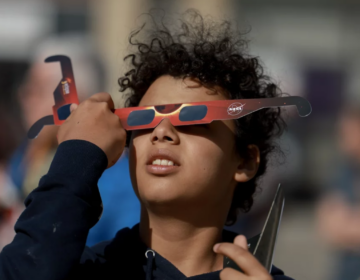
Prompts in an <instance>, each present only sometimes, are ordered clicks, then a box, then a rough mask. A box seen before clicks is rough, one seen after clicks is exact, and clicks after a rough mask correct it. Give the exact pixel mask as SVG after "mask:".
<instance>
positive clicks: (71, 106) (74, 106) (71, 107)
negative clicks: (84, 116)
mask: <svg viewBox="0 0 360 280" xmlns="http://www.w3.org/2000/svg"><path fill="white" fill-rule="evenodd" d="M78 106H79V105H78V104H75V103H72V104H71V105H70V113H72V112H73V111H75V110H76V108H77V107H78Z"/></svg>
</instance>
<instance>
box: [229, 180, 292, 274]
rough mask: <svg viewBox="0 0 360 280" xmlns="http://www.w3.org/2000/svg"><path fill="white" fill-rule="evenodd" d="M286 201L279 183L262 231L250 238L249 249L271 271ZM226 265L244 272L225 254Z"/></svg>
mask: <svg viewBox="0 0 360 280" xmlns="http://www.w3.org/2000/svg"><path fill="white" fill-rule="evenodd" d="M284 202H285V198H284V191H283V189H282V187H281V185H280V184H279V186H278V189H277V191H276V194H275V198H274V200H273V203H272V205H271V208H270V211H269V214H268V217H267V219H266V222H265V225H264V228H263V230H262V232H261V233H260V234H258V235H256V236H254V237H252V238H250V239H249V240H248V247H249V251H250V252H251V253H252V254H253V255H254V256H255V257H256V258H257V259H258V261H259V262H260V263H261V264H262V265H263V266H264V267H265V268H266V269H267V270H268V271H269V272H270V270H271V266H272V260H273V256H274V249H275V244H276V238H277V234H278V230H279V226H280V222H281V217H282V213H283V209H284ZM226 267H231V268H233V269H236V270H238V271H241V272H242V270H241V269H240V268H239V267H238V265H237V264H236V263H235V262H234V261H233V260H232V259H230V258H228V257H226V256H225V257H224V268H226Z"/></svg>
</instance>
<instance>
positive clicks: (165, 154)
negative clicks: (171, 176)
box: [146, 149, 181, 167]
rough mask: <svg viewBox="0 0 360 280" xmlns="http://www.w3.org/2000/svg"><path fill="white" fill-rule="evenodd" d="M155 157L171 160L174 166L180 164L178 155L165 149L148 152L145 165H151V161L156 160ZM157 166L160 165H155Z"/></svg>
mask: <svg viewBox="0 0 360 280" xmlns="http://www.w3.org/2000/svg"><path fill="white" fill-rule="evenodd" d="M156 159H166V160H171V161H172V162H173V163H174V165H175V167H176V166H180V165H181V164H180V161H179V159H178V157H177V156H176V154H175V153H173V152H172V151H170V150H167V149H156V150H152V151H151V152H150V154H149V156H148V160H147V161H146V165H152V163H153V161H154V160H156ZM157 166H161V165H157ZM163 167H164V166H163Z"/></svg>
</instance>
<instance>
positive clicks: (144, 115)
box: [127, 109, 155, 126]
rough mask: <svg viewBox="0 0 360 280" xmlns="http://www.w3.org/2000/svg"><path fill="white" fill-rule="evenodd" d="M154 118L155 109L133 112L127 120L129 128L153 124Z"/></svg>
mask: <svg viewBox="0 0 360 280" xmlns="http://www.w3.org/2000/svg"><path fill="white" fill-rule="evenodd" d="M154 117H155V111H154V110H153V109H150V110H139V111H133V112H131V113H130V114H129V116H128V118H127V124H128V126H138V125H146V124H149V123H151V122H152V121H153V120H154Z"/></svg>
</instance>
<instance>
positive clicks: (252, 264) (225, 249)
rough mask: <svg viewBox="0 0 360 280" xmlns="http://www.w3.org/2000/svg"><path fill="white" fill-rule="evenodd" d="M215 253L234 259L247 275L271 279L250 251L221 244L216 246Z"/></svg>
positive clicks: (233, 245) (228, 244)
mask: <svg viewBox="0 0 360 280" xmlns="http://www.w3.org/2000/svg"><path fill="white" fill-rule="evenodd" d="M214 251H215V252H216V253H220V254H222V255H225V256H227V257H229V258H230V259H232V260H233V261H234V262H235V263H236V264H237V265H238V266H239V267H240V268H241V269H242V270H243V271H244V273H245V274H246V275H249V276H256V277H259V279H271V278H268V276H270V275H269V273H268V271H267V270H266V269H265V267H263V266H262V265H261V264H260V263H259V261H258V260H257V259H256V258H255V257H254V256H253V255H252V254H251V253H250V252H249V251H248V250H245V249H243V248H242V247H240V246H238V245H235V244H232V243H219V244H217V246H216V245H215V246H214ZM270 277H271V276H270Z"/></svg>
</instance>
